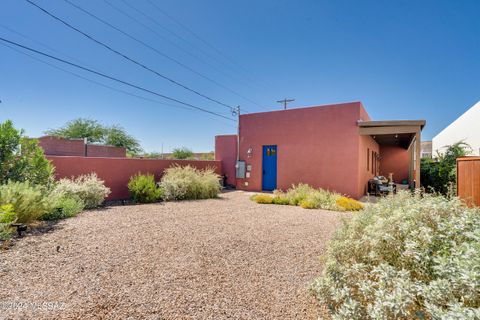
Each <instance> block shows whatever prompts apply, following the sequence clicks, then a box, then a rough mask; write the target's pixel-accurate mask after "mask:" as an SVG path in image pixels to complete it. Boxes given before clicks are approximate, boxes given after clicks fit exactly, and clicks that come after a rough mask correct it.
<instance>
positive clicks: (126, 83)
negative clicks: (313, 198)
mask: <svg viewBox="0 0 480 320" xmlns="http://www.w3.org/2000/svg"><path fill="white" fill-rule="evenodd" d="M0 41H3V42H6V43H9V44H12V45H14V46H16V47H20V48H23V49H25V50H28V51H30V52H34V53H37V54H40V55H42V56H45V57H48V58H50V59H53V60H56V61H59V62H62V63H64V64H68V65H70V66H73V67H76V68H78V69H81V70H84V71H87V72H90V73H94V74H96V75H98V76H101V77H103V78H107V79H109V80H112V81H115V82H118V83H121V84H124V85H126V86H129V87H132V88H135V89H137V90H141V91H144V92H147V93H150V94H153V95H156V96H158V97H161V98H164V99H167V100H170V101H173V102H176V103H179V104H182V105H185V106H188V107H190V108H193V109H196V110H200V111H203V112H206V113H209V114H213V115H215V116H218V117H221V118H224V119H227V120H230V121H235V120H234V119H232V118H229V117H226V116H224V115H222V114H219V113H216V112H213V111H210V110H207V109H204V108H202V107H198V106H195V105H193V104H190V103H188V102H184V101H181V100H178V99H175V98H172V97H169V96H166V95H164V94H161V93H158V92H156V91H153V90H150V89H146V88H144V87H142V86H139V85H136V84H132V83H130V82H128V81H125V80H121V79H118V78H116V77H113V76H110V75H108V74H105V73H102V72H99V71H95V70H92V69H89V68H87V67H83V66H81V65H78V64H76V63H73V62H70V61H67V60H64V59H61V58H58V57H55V56H53V55H50V54H48V53H45V52H42V51H39V50H36V49H33V48H30V47H27V46H24V45H22V44H20V43H17V42H15V41H11V40H8V39H5V38H2V37H0Z"/></svg>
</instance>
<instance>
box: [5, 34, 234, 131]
mask: <svg viewBox="0 0 480 320" xmlns="http://www.w3.org/2000/svg"><path fill="white" fill-rule="evenodd" d="M2 45H4V46H6V47H8V48H10V49H11V50H14V51H15V52H18V53H20V54H23V55H25V56H28V57H29V58H31V59H33V60H36V61H38V62H40V63H43V64H45V65H48V66H50V67H52V68H55V69H57V70H60V71H62V72H65V73H67V74H70V75H72V76H74V77H77V78H79V79H83V80H85V81H87V82H90V83H93V84H96V85H98V86H101V87H104V88H107V89H109V90H112V91H116V92H119V93H122V94H125V95H128V96H131V97H135V98H138V99H141V100H144V101H149V102H153V103H157V104H159V105H162V106H167V107H172V108H179V109H184V110H191V109H190V108H188V107H185V106H182V105H175V104H169V103H165V102H160V101H158V100H155V99H151V98H147V97H144V96H140V95H137V94H135V93H132V92H128V91H125V90H122V89H118V88H115V87H111V86H109V85H107V84H104V83H101V82H98V81H95V80H92V79H90V78H87V77H84V76H82V75H80V74H78V73H75V72H72V71H70V70H67V69H65V68H62V67H59V66H57V65H54V64H53V63H50V62H47V61H44V60H42V59H40V58H37V57H35V56H34V55H32V54H29V53H27V52H23V51H21V50H19V49H17V48H14V47H12V46H11V45H8V44H5V43H2ZM205 116H206V117H208V118H210V119H213V120H216V121H221V122H222V123H224V124H226V125H228V126H231V125H230V124H227V123H226V122H224V121H223V120H221V119H217V118H213V117H210V116H209V115H205ZM231 127H232V128H234V126H231Z"/></svg>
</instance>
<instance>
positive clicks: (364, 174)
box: [355, 106, 379, 198]
mask: <svg viewBox="0 0 480 320" xmlns="http://www.w3.org/2000/svg"><path fill="white" fill-rule="evenodd" d="M360 120H362V121H369V120H370V116H369V115H368V114H367V111H365V109H364V108H363V106H362V107H361V108H360ZM358 139H359V148H358V177H359V179H358V187H357V194H356V196H355V197H356V198H361V197H362V196H364V195H365V194H366V193H367V185H368V180H370V179H372V178H373V177H374V176H375V172H374V171H373V172H372V151H373V152H376V153H377V154H379V146H378V143H377V142H376V141H375V140H373V138H372V137H371V136H360V135H359V136H358ZM367 151H368V153H369V155H368V156H367ZM367 161H368V162H369V163H368V166H367ZM377 167H378V165H377ZM367 168H368V170H367Z"/></svg>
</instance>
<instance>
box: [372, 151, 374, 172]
mask: <svg viewBox="0 0 480 320" xmlns="http://www.w3.org/2000/svg"><path fill="white" fill-rule="evenodd" d="M374 165H375V152H373V150H372V173H373V174H375V171H374V168H373V166H374Z"/></svg>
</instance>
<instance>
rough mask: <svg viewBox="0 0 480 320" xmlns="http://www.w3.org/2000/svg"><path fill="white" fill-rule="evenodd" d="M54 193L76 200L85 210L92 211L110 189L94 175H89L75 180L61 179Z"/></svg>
mask: <svg viewBox="0 0 480 320" xmlns="http://www.w3.org/2000/svg"><path fill="white" fill-rule="evenodd" d="M54 192H55V193H56V194H59V195H62V196H66V197H68V198H78V199H80V200H82V201H83V203H84V205H85V208H86V209H92V208H96V207H98V206H99V205H101V204H102V202H103V201H104V200H105V198H106V197H107V196H108V195H109V194H110V189H109V188H107V187H106V186H105V185H104V182H103V180H100V179H99V178H98V177H97V175H96V174H95V173H91V174H87V175H81V176H79V177H77V178H75V179H73V178H72V179H66V178H64V179H61V180H60V181H59V182H58V183H57V184H56V186H55V189H54Z"/></svg>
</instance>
